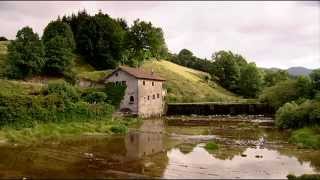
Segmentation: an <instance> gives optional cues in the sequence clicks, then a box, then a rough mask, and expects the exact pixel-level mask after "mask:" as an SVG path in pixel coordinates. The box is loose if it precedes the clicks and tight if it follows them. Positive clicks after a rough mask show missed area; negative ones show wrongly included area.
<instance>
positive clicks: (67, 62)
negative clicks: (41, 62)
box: [42, 19, 75, 75]
mask: <svg viewBox="0 0 320 180" xmlns="http://www.w3.org/2000/svg"><path fill="white" fill-rule="evenodd" d="M42 41H43V43H44V46H45V66H44V70H43V71H44V73H46V74H51V75H64V74H69V72H70V71H71V68H72V65H73V54H72V52H73V51H74V49H75V42H74V38H73V33H72V31H71V28H70V26H69V25H68V24H67V23H65V22H62V21H61V20H60V19H58V20H56V21H52V22H50V23H49V24H48V25H47V27H46V28H45V30H44V33H43V36H42ZM67 71H68V72H67Z"/></svg>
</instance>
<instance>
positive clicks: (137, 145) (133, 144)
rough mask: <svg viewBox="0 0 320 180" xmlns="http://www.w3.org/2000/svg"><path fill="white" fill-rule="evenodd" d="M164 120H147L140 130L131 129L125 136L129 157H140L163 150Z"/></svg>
mask: <svg viewBox="0 0 320 180" xmlns="http://www.w3.org/2000/svg"><path fill="white" fill-rule="evenodd" d="M163 131H164V122H163V121H161V120H160V121H159V120H146V121H144V123H143V124H142V125H141V127H140V128H139V131H130V132H129V133H128V135H127V136H126V138H125V144H126V149H127V157H128V159H140V158H142V157H143V156H146V155H150V154H154V153H158V152H161V151H162V150H163Z"/></svg>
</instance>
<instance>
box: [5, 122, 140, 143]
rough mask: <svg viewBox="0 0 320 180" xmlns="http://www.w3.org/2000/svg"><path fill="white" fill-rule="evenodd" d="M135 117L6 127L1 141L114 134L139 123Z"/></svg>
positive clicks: (30, 140) (19, 141) (28, 141)
mask: <svg viewBox="0 0 320 180" xmlns="http://www.w3.org/2000/svg"><path fill="white" fill-rule="evenodd" d="M138 122H139V119H135V118H127V119H120V118H117V119H115V118H108V119H104V120H99V121H97V120H88V121H85V122H79V121H72V122H59V123H54V122H50V123H39V124H36V125H35V126H34V127H32V128H23V129H20V130H17V129H14V128H10V127H5V128H2V129H1V130H0V142H1V141H7V142H11V143H20V144H30V143H36V142H41V141H47V140H55V139H62V138H67V137H79V136H80V135H85V134H102V135H112V134H119V133H125V132H127V127H128V126H130V125H132V124H135V123H138Z"/></svg>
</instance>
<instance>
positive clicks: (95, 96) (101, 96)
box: [83, 92, 107, 103]
mask: <svg viewBox="0 0 320 180" xmlns="http://www.w3.org/2000/svg"><path fill="white" fill-rule="evenodd" d="M83 99H84V100H85V101H86V102H89V103H99V102H105V101H106V100H107V95H106V93H104V92H89V93H88V94H86V95H85V96H84V98H83Z"/></svg>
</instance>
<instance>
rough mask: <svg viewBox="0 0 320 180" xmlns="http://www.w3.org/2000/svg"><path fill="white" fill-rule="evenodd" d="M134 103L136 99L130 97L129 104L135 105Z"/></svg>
mask: <svg viewBox="0 0 320 180" xmlns="http://www.w3.org/2000/svg"><path fill="white" fill-rule="evenodd" d="M133 102H134V97H133V96H130V102H129V104H133Z"/></svg>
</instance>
